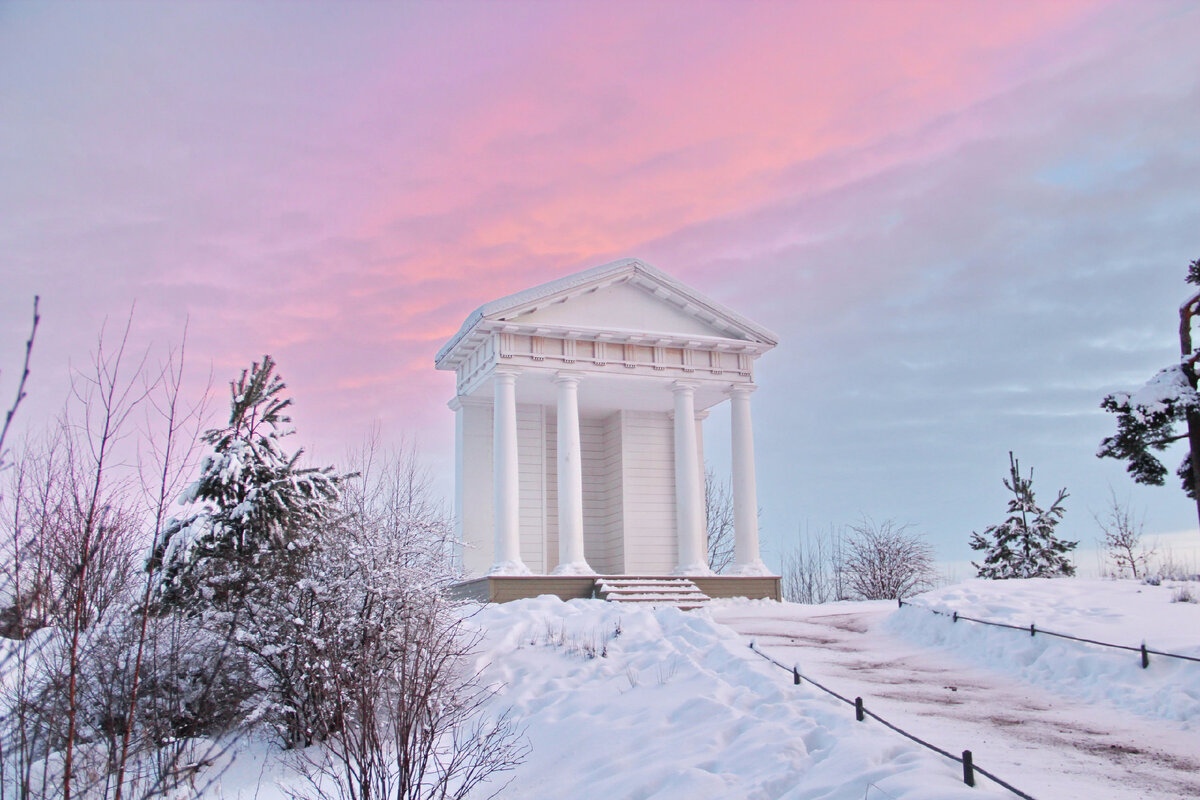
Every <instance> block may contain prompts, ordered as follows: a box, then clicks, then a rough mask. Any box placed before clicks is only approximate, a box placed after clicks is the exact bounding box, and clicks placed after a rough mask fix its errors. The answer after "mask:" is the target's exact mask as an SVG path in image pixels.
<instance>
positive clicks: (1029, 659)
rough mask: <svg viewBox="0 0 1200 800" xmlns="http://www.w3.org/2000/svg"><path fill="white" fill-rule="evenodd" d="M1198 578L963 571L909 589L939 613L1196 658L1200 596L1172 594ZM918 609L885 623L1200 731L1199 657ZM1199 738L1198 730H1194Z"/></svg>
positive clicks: (1195, 591)
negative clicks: (941, 584)
mask: <svg viewBox="0 0 1200 800" xmlns="http://www.w3.org/2000/svg"><path fill="white" fill-rule="evenodd" d="M1181 591H1186V592H1190V594H1191V595H1193V596H1196V598H1197V599H1198V600H1200V584H1197V583H1175V582H1171V581H1166V582H1164V583H1163V584H1162V585H1160V586H1149V585H1147V584H1143V583H1139V582H1137V581H1131V580H1120V581H1115V580H1101V579H1093V580H1085V579H1079V580H1050V579H1046V578H1042V579H1030V580H1021V581H985V580H969V581H964V582H963V583H960V584H956V585H954V586H948V587H945V588H943V589H939V590H937V591H933V592H929V593H927V594H924V595H921V596H920V597H917V598H914V599H913V602H914V603H916V604H919V605H922V606H926V607H929V608H933V609H936V610H939V611H943V612H946V613H952V612H955V611H957V612H958V613H959V614H965V615H966V616H970V617H975V618H977V619H984V620H990V621H993V622H1002V623H1007V624H1009V625H1019V626H1021V627H1026V626H1028V625H1030V624H1033V625H1035V626H1036V627H1037V628H1044V629H1045V630H1049V631H1054V632H1056V633H1065V634H1068V635H1070V636H1079V637H1083V638H1087V639H1095V640H1096V641H1102V642H1110V643H1113V644H1120V645H1125V646H1128V647H1138V646H1140V645H1141V644H1142V643H1145V645H1146V646H1147V647H1148V648H1150V649H1152V650H1159V651H1161V652H1166V653H1178V654H1181V655H1187V656H1192V657H1193V658H1200V604H1197V603H1189V602H1173V600H1174V598H1175V597H1176V596H1177V593H1179V592H1181ZM948 622H949V621H948V620H947V619H946V618H945V617H939V616H937V615H935V614H930V613H928V612H926V611H922V610H921V609H919V608H905V609H903V610H902V611H899V612H897V613H895V614H893V615H891V616H890V618H889V619H888V622H887V626H886V627H887V630H889V631H891V632H894V633H897V634H899V635H901V636H904V637H905V638H907V639H909V640H911V641H914V642H918V643H921V644H927V645H929V646H931V647H939V648H948V649H952V650H954V652H956V653H957V654H959V655H961V656H962V657H964V658H966V659H968V660H971V661H974V662H976V663H979V664H983V665H987V666H989V667H991V668H993V669H998V670H1003V671H1004V672H1007V673H1010V674H1012V675H1014V676H1016V677H1019V678H1021V679H1022V680H1025V681H1028V682H1030V683H1033V684H1037V685H1039V686H1043V687H1045V688H1048V689H1050V690H1052V691H1055V692H1059V693H1062V694H1064V695H1066V696H1069V697H1072V698H1076V699H1080V700H1085V701H1087V702H1091V703H1097V704H1102V705H1107V706H1110V707H1112V708H1121V709H1127V710H1129V711H1132V712H1135V713H1137V714H1143V715H1147V716H1154V717H1162V718H1164V719H1170V720H1177V721H1179V722H1181V723H1182V724H1183V725H1184V727H1186V728H1189V729H1191V730H1193V731H1198V733H1197V736H1198V737H1200V663H1196V662H1185V661H1181V660H1178V659H1172V658H1164V657H1161V656H1155V655H1152V656H1151V657H1150V667H1149V668H1148V669H1142V666H1141V656H1140V654H1138V653H1133V652H1129V651H1124V650H1115V649H1110V648H1102V647H1096V646H1094V645H1090V644H1083V643H1078V642H1072V641H1068V640H1063V639H1058V638H1055V637H1050V636H1028V635H1025V634H1022V633H1020V632H1017V631H1012V630H1006V629H1003V628H995V627H991V626H987V625H978V624H976V623H973V622H959V623H957V624H954V623H950V624H947V623H948ZM1198 741H1200V738H1198Z"/></svg>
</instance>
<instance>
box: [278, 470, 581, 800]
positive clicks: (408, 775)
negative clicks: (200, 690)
mask: <svg viewBox="0 0 1200 800" xmlns="http://www.w3.org/2000/svg"><path fill="white" fill-rule="evenodd" d="M356 466H358V467H359V469H358V474H359V478H358V479H356V480H353V481H351V482H348V484H347V485H346V487H345V492H344V495H343V499H342V502H341V506H340V508H341V514H340V515H339V516H338V520H337V522H336V523H334V524H331V525H329V526H327V527H326V528H324V529H322V531H320V532H318V533H317V534H316V535H315V537H314V546H313V550H312V554H313V555H312V558H311V559H310V560H309V561H307V562H306V563H307V564H308V565H309V567H310V569H311V572H310V573H309V575H308V576H307V578H306V583H305V586H304V589H305V591H311V592H314V596H315V597H318V598H319V603H320V607H321V614H320V618H319V621H318V622H317V625H316V626H315V631H316V636H315V637H314V639H313V641H312V644H313V647H314V651H313V652H314V654H316V653H319V654H320V657H321V659H322V663H323V665H324V671H323V672H322V675H321V677H322V681H323V684H322V693H321V695H320V699H321V701H322V703H323V708H322V712H323V714H324V720H323V721H324V726H325V730H326V734H325V737H324V741H325V747H324V748H323V749H322V750H321V751H319V752H318V753H317V754H315V755H314V754H313V753H312V752H311V751H305V752H304V753H303V754H300V755H299V756H298V763H299V766H300V768H301V770H302V771H303V772H304V774H305V775H306V776H307V777H308V779H309V782H310V783H311V784H312V786H313V790H314V791H313V795H312V796H313V797H318V796H320V797H326V796H336V797H342V798H365V797H372V798H374V797H379V798H395V800H419V799H420V798H427V797H429V798H432V797H439V798H440V797H447V798H460V797H465V796H466V795H467V794H468V793H469V792H471V791H472V790H473V789H474V788H475V787H476V786H478V785H479V784H480V783H482V782H484V781H487V780H489V779H491V778H492V777H494V776H495V775H496V774H498V773H502V772H505V771H507V770H509V769H511V768H512V767H513V766H515V764H516V763H518V762H519V760H520V759H521V758H522V757H523V753H524V750H525V745H524V743H523V741H522V740H521V739H520V737H519V735H518V731H517V730H516V728H515V727H514V725H513V724H512V722H511V721H510V720H509V719H508V718H507V717H506V716H500V717H499V718H484V717H482V716H480V712H481V710H482V707H483V705H484V703H485V701H487V700H488V699H490V698H491V696H492V691H491V690H489V689H488V688H486V687H483V686H481V685H479V683H478V680H477V675H476V673H475V671H474V669H475V668H474V665H473V662H472V659H471V654H472V650H473V648H474V646H475V643H476V638H475V636H474V635H472V634H470V633H468V631H467V630H466V629H465V628H464V624H463V623H464V619H465V609H464V607H462V606H460V605H459V604H457V603H455V602H452V601H451V600H450V599H449V598H448V597H447V595H446V591H445V590H446V589H447V587H448V586H449V585H450V584H451V583H452V582H453V581H454V580H455V578H456V573H455V570H454V569H453V565H452V559H451V554H452V545H453V539H452V536H451V532H452V526H451V523H450V520H449V517H448V516H447V514H446V513H445V511H444V510H443V509H442V507H441V506H440V505H439V504H437V503H434V502H432V500H431V497H430V493H429V488H428V481H427V479H426V477H425V475H424V473H423V471H421V470H420V469H419V467H418V466H417V464H416V461H415V456H414V454H413V453H412V451H411V450H410V451H405V452H402V453H400V454H399V455H397V456H395V457H393V458H391V459H385V460H384V462H383V463H379V462H378V461H377V460H376V458H375V453H374V450H373V449H370V450H368V451H367V452H366V453H364V454H363V455H362V456H361V457H360V463H359V464H357V465H356ZM554 633H555V632H553V631H548V636H550V637H552V636H553V635H554ZM560 634H561V632H560Z"/></svg>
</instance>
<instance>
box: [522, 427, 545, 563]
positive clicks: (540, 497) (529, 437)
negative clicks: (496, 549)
mask: <svg viewBox="0 0 1200 800" xmlns="http://www.w3.org/2000/svg"><path fill="white" fill-rule="evenodd" d="M543 417H544V413H543V409H542V407H541V406H533V405H518V406H517V454H518V455H517V459H518V461H519V465H518V471H519V473H520V478H519V482H520V506H521V508H520V512H521V525H520V531H521V560H522V561H524V562H525V566H527V567H529V569H530V571H532V572H535V573H541V572H547V571H548V570H547V569H546V491H545V489H546V485H545V481H546V472H545V463H546V461H545V459H546V447H545V443H544V436H545V427H544V419H543Z"/></svg>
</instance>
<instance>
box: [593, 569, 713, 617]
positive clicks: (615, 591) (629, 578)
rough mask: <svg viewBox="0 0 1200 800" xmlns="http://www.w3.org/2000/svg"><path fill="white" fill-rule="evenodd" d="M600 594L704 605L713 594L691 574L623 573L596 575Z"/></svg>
mask: <svg viewBox="0 0 1200 800" xmlns="http://www.w3.org/2000/svg"><path fill="white" fill-rule="evenodd" d="M596 596H597V597H599V598H601V599H602V600H606V601H608V602H610V603H633V604H637V605H646V606H674V607H676V608H680V609H685V610H686V609H694V608H700V607H701V606H702V605H704V604H705V603H707V602H708V601H709V600H710V599H711V598H709V596H708V595H706V594H705V593H704V592H702V591H700V589H699V587H697V586H696V584H694V583H692V581H690V580H688V579H687V578H681V577H673V576H671V577H665V576H646V577H640V576H636V575H623V576H621V577H619V578H617V577H611V578H609V577H606V578H597V579H596Z"/></svg>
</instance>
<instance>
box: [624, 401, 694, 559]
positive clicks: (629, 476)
mask: <svg viewBox="0 0 1200 800" xmlns="http://www.w3.org/2000/svg"><path fill="white" fill-rule="evenodd" d="M620 414H621V485H622V490H623V495H624V503H623V506H624V508H623V511H624V555H625V564H624V567H625V569H624V571H625V572H627V573H630V574H653V573H668V572H670V571H671V570H673V569H674V568H675V567H676V565H677V564H678V560H679V559H678V542H677V538H676V533H675V445H674V430H673V427H672V423H671V419H670V417H668V416H667V414H666V413H665V412H649V411H622V412H620Z"/></svg>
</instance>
